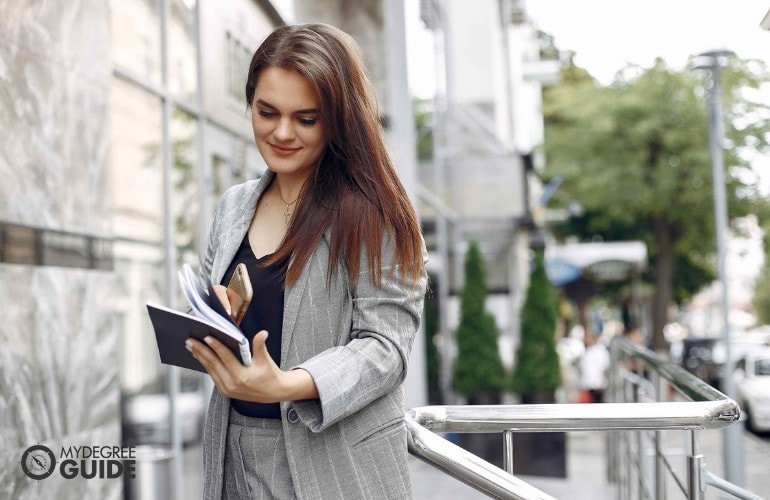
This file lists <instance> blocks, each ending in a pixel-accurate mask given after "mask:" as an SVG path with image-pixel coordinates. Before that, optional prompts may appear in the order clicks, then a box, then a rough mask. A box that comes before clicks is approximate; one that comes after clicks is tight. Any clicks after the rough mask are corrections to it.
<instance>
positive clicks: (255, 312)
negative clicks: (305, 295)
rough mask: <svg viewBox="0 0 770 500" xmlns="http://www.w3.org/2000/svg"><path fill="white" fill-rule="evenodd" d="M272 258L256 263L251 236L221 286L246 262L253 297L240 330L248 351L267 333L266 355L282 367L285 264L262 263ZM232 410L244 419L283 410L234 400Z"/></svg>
mask: <svg viewBox="0 0 770 500" xmlns="http://www.w3.org/2000/svg"><path fill="white" fill-rule="evenodd" d="M268 257H269V256H268V255H265V256H264V257H262V258H260V259H257V257H256V256H255V255H254V252H253V251H252V250H251V245H250V244H249V235H248V233H247V234H246V236H245V237H244V238H243V242H241V246H240V248H238V252H236V254H235V257H233V261H232V262H231V263H230V267H228V268H227V272H226V273H225V276H224V278H223V279H222V285H224V286H227V284H228V283H229V282H230V278H231V276H232V275H233V273H234V272H235V266H237V265H238V264H239V263H241V262H243V263H244V264H246V268H247V269H248V271H249V279H250V280H251V287H252V289H253V290H254V295H253V297H252V299H251V303H250V304H249V308H248V309H247V310H246V314H245V315H244V316H243V320H241V324H240V328H241V331H242V332H243V334H244V335H245V336H246V338H247V339H249V347H251V342H252V341H253V340H254V335H256V334H257V332H259V331H261V330H267V333H268V334H269V335H268V336H267V342H266V346H267V352H268V353H269V354H270V357H271V358H273V361H275V363H276V364H277V365H279V366H280V364H281V330H282V326H283V284H284V279H285V275H286V263H278V264H275V265H273V266H263V265H262V262H263V261H264V260H266V259H267V258H268ZM231 401H232V407H233V409H234V410H235V411H237V412H238V413H240V414H242V415H246V416H249V417H259V418H281V408H280V405H279V404H278V403H268V404H265V403H254V402H251V401H242V400H240V399H232V400H231Z"/></svg>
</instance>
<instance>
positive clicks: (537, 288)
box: [512, 251, 561, 399]
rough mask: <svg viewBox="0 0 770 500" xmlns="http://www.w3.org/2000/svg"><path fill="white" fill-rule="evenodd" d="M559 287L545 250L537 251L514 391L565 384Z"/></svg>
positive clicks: (545, 390)
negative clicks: (551, 277)
mask: <svg viewBox="0 0 770 500" xmlns="http://www.w3.org/2000/svg"><path fill="white" fill-rule="evenodd" d="M557 319H558V309H557V303H556V291H555V290H554V288H553V285H551V282H550V281H548V276H547V275H546V272H545V263H544V259H543V252H542V251H537V252H535V259H534V269H533V271H532V274H531V275H530V279H529V287H528V288H527V295H526V297H525V299H524V306H523V307H522V309H521V329H520V331H521V339H520V342H519V347H518V349H517V350H516V365H515V367H514V372H513V384H512V387H513V391H514V392H515V393H517V394H520V395H521V396H523V397H525V399H528V398H530V397H538V396H540V395H544V394H545V395H546V396H545V397H546V398H548V397H549V396H548V395H547V394H550V397H552V396H553V392H554V391H555V390H556V388H557V387H559V386H560V385H561V367H560V365H559V354H558V352H557V351H556V321H557Z"/></svg>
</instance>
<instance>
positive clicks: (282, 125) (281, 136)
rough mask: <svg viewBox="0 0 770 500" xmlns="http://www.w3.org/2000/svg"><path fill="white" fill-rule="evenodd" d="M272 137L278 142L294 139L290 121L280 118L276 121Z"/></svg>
mask: <svg viewBox="0 0 770 500" xmlns="http://www.w3.org/2000/svg"><path fill="white" fill-rule="evenodd" d="M273 135H275V138H276V139H278V140H279V141H290V140H292V139H294V127H293V125H292V123H291V119H288V118H281V119H280V120H278V124H277V125H276V127H275V131H274V132H273Z"/></svg>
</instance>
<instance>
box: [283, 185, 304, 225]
mask: <svg viewBox="0 0 770 500" xmlns="http://www.w3.org/2000/svg"><path fill="white" fill-rule="evenodd" d="M278 197H279V198H281V201H282V202H284V204H286V210H284V212H283V221H284V223H285V224H286V225H287V226H288V225H289V218H290V217H291V210H290V208H291V206H292V205H294V204H295V203H297V200H298V199H299V197H297V198H296V199H295V200H294V201H292V202H288V201H286V200H284V199H283V195H282V194H281V190H280V189H279V190H278Z"/></svg>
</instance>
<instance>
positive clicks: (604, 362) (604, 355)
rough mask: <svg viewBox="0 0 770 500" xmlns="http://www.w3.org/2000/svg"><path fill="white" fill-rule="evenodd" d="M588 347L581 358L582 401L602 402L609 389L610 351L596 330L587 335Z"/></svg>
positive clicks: (586, 342)
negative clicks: (595, 332) (605, 392)
mask: <svg viewBox="0 0 770 500" xmlns="http://www.w3.org/2000/svg"><path fill="white" fill-rule="evenodd" d="M585 344H586V349H585V351H584V352H583V356H582V357H581V358H580V388H581V391H582V393H581V398H580V401H581V402H586V403H588V402H590V403H602V402H603V401H604V391H605V390H606V389H607V372H608V371H609V369H610V352H609V349H607V346H606V345H604V343H602V342H601V340H600V338H599V335H598V334H594V332H589V333H586V335H585Z"/></svg>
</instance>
